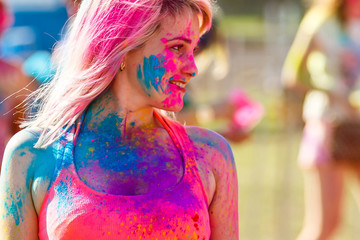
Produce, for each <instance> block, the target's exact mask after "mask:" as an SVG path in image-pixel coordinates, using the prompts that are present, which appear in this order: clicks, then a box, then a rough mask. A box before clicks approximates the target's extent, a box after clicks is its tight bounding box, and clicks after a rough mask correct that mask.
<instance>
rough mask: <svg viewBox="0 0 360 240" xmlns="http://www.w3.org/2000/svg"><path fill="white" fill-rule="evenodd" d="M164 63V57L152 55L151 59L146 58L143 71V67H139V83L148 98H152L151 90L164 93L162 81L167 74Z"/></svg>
mask: <svg viewBox="0 0 360 240" xmlns="http://www.w3.org/2000/svg"><path fill="white" fill-rule="evenodd" d="M164 62H165V58H164V57H163V56H159V57H157V56H154V55H151V56H150V57H149V58H146V57H145V58H144V63H143V69H141V65H139V66H138V67H137V78H138V81H139V83H140V85H141V86H142V88H143V89H144V91H145V92H147V94H148V96H150V93H149V91H150V90H151V88H154V89H155V90H156V91H159V90H162V91H164V90H163V89H162V86H161V83H162V82H161V81H162V79H163V76H164V75H165V72H166V69H165V67H164Z"/></svg>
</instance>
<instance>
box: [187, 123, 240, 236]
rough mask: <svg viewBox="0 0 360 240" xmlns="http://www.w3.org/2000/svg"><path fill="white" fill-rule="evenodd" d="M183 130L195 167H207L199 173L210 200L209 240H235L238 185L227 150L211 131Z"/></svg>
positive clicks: (219, 137) (220, 137)
mask: <svg viewBox="0 0 360 240" xmlns="http://www.w3.org/2000/svg"><path fill="white" fill-rule="evenodd" d="M187 131H188V134H189V137H190V139H191V140H192V141H193V142H194V145H195V157H196V160H197V165H198V168H204V167H205V168H207V169H199V172H200V176H201V178H202V180H203V185H204V188H205V192H206V194H207V195H208V199H209V200H210V201H209V216H210V225H211V239H212V240H220V239H221V240H234V239H239V226H238V182H237V174H236V167H235V161H234V157H233V154H232V151H231V148H230V146H229V144H228V143H227V141H226V140H225V139H224V138H223V137H222V136H220V135H219V134H217V133H215V132H213V131H210V130H207V129H202V128H198V127H188V128H187ZM204 175H205V176H204ZM209 178H212V179H213V181H211V180H210V181H209V180H208V179H209ZM204 179H206V180H204ZM209 184H210V185H212V186H208V185H209Z"/></svg>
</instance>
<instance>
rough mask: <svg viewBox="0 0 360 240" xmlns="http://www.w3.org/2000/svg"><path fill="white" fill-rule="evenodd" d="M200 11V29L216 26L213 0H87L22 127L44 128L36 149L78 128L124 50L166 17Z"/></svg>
mask: <svg viewBox="0 0 360 240" xmlns="http://www.w3.org/2000/svg"><path fill="white" fill-rule="evenodd" d="M184 10H189V11H194V12H195V13H198V14H199V16H200V17H201V20H202V21H201V23H200V24H201V25H200V32H201V33H202V34H203V33H205V32H206V31H207V30H209V28H210V26H211V16H212V13H211V3H210V0H83V1H82V2H81V5H80V8H79V11H78V13H77V15H76V17H75V19H74V20H73V23H72V24H71V26H70V27H69V31H68V35H67V36H66V39H64V42H63V43H62V44H61V46H60V47H58V49H57V50H56V51H55V53H54V55H55V58H56V59H58V61H57V70H56V74H55V76H54V78H53V80H52V81H50V82H49V83H47V84H45V85H44V86H42V87H41V88H39V89H38V90H37V91H35V92H34V93H33V94H32V95H31V96H30V98H31V101H29V102H30V104H28V107H29V108H30V109H36V113H35V114H33V115H30V116H29V117H28V119H27V120H26V121H24V122H23V123H22V125H21V127H40V128H42V129H43V131H42V134H41V135H40V137H39V139H38V142H37V143H36V144H35V147H36V148H45V147H47V146H48V145H50V144H51V143H52V142H54V141H55V140H56V139H58V138H59V137H60V136H61V135H62V134H63V133H64V132H65V131H66V130H67V129H68V128H69V127H70V126H72V125H73V124H74V123H75V122H76V120H77V119H78V118H79V117H80V115H81V114H82V113H83V112H84V110H85V109H86V107H87V106H88V105H89V104H90V103H91V102H92V101H93V100H94V99H95V98H96V97H97V96H99V95H100V94H101V93H102V92H104V91H105V90H106V89H107V88H108V86H109V85H110V83H111V82H112V80H113V79H114V77H115V75H116V73H117V72H118V71H119V68H120V63H121V62H122V59H123V56H124V54H126V53H127V52H129V51H131V50H133V49H136V48H138V47H139V46H141V45H142V44H144V43H145V42H146V41H147V40H148V39H149V37H150V36H151V35H152V34H153V33H154V32H155V31H156V29H157V28H158V27H159V25H160V22H161V21H162V19H164V18H166V17H169V16H176V15H177V14H181V13H182V12H183V11H184Z"/></svg>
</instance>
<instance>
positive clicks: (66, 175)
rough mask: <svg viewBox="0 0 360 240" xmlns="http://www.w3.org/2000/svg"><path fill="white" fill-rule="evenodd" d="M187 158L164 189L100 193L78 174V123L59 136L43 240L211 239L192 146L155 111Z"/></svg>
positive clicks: (42, 226)
mask: <svg viewBox="0 0 360 240" xmlns="http://www.w3.org/2000/svg"><path fill="white" fill-rule="evenodd" d="M155 116H156V117H157V119H158V120H159V121H160V122H161V123H162V125H163V126H164V128H165V129H166V130H167V132H168V133H169V135H170V137H171V139H172V140H173V142H174V143H175V145H176V147H177V148H178V150H179V152H180V154H181V156H182V157H183V161H184V166H185V168H184V175H183V177H182V179H181V180H180V182H179V183H178V184H176V185H175V186H173V187H172V188H170V189H167V190H165V191H162V192H156V193H149V194H144V195H134V196H123V195H112V194H107V193H102V192H98V191H96V190H93V189H92V188H90V187H88V186H87V185H86V184H85V183H84V182H82V181H81V180H80V178H79V176H78V175H77V172H76V169H75V165H74V159H73V149H74V138H76V134H75V127H72V129H70V131H69V132H68V133H67V134H65V135H64V136H63V137H62V138H61V139H60V140H59V142H58V143H59V146H60V147H59V151H58V160H57V166H56V170H55V174H54V176H53V179H52V181H51V184H50V187H49V190H48V191H47V194H46V196H45V198H44V202H43V205H42V207H41V210H40V214H39V239H40V240H44V239H51V240H57V239H59V240H60V239H61V240H77V239H81V240H82V239H84V240H92V239H94V240H99V239H109V240H110V239H117V240H119V239H120V240H123V239H154V240H155V239H158V240H161V239H201V240H205V239H210V221H209V214H208V203H207V198H206V196H205V192H204V188H203V185H202V183H201V179H200V177H199V173H198V170H197V166H196V163H195V158H194V154H193V152H192V145H191V143H190V141H189V139H188V136H187V134H186V132H185V129H184V127H183V126H182V125H180V124H179V123H177V122H175V121H172V120H169V119H166V118H164V117H162V116H159V115H158V114H157V113H155Z"/></svg>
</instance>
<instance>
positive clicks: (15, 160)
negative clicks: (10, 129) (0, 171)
mask: <svg viewBox="0 0 360 240" xmlns="http://www.w3.org/2000/svg"><path fill="white" fill-rule="evenodd" d="M41 132H42V130H41V129H40V128H28V129H23V130H21V131H19V132H18V133H16V134H15V135H14V136H13V137H12V138H11V139H10V141H9V142H8V144H7V145H6V149H5V152H4V157H3V163H2V166H3V168H5V169H8V168H9V167H10V168H11V166H16V167H17V168H18V169H22V170H26V169H30V168H32V169H36V168H37V166H38V165H39V164H40V163H42V164H43V163H50V162H51V159H54V147H53V146H50V147H48V148H46V149H39V148H35V147H34V146H35V144H36V142H37V141H38V139H39V137H40V135H41Z"/></svg>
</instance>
